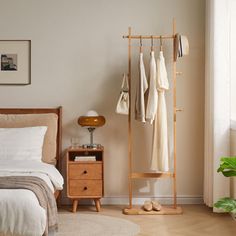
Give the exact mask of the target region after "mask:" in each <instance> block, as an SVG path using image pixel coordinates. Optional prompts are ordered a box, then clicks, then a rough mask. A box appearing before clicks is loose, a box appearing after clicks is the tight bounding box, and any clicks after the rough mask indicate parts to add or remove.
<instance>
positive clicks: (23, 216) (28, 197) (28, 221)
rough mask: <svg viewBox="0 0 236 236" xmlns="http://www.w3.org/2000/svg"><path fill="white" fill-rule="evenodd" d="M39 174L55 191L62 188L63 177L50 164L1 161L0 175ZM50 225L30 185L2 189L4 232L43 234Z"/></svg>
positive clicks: (24, 235) (0, 221)
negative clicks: (20, 187)
mask: <svg viewBox="0 0 236 236" xmlns="http://www.w3.org/2000/svg"><path fill="white" fill-rule="evenodd" d="M20 175H22V176H37V177H39V178H41V179H43V180H44V181H45V182H46V183H47V184H48V186H49V187H50V188H51V190H52V191H54V190H55V189H57V190H61V189H62V187H63V183H64V182H63V178H62V176H61V174H60V173H59V172H58V170H57V169H56V168H55V167H54V166H52V165H49V164H46V163H42V162H36V161H27V162H25V161H0V176H20ZM45 227H46V212H45V210H44V209H43V208H42V207H41V206H40V205H39V202H38V199H37V197H36V196H35V194H34V193H33V192H32V191H30V190H26V189H0V236H2V235H17V236H41V235H42V234H43V233H44V230H45Z"/></svg>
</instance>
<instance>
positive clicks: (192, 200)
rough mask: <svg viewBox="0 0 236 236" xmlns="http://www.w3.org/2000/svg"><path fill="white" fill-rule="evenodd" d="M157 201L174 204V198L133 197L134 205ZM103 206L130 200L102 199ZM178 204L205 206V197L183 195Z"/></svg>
mask: <svg viewBox="0 0 236 236" xmlns="http://www.w3.org/2000/svg"><path fill="white" fill-rule="evenodd" d="M150 199H156V200H158V201H159V202H160V203H161V204H163V205H171V204H173V198H172V196H156V197H154V196H149V197H133V204H134V205H142V204H143V203H144V201H145V200H150ZM62 203H63V204H70V201H69V200H68V199H63V200H62ZM101 203H102V204H103V205H127V204H128V203H129V199H128V197H127V196H118V197H103V198H102V199H101ZM80 204H81V205H87V204H93V201H91V200H83V201H81V203H80ZM177 204H180V205H184V204H203V196H192V195H190V196H189V195H182V196H178V197H177Z"/></svg>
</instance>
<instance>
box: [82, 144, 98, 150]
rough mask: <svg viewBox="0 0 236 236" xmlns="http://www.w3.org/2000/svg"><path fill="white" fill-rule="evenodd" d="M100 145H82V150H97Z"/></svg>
mask: <svg viewBox="0 0 236 236" xmlns="http://www.w3.org/2000/svg"><path fill="white" fill-rule="evenodd" d="M101 147H102V145H101V144H96V143H93V144H83V145H82V148H91V149H98V148H101Z"/></svg>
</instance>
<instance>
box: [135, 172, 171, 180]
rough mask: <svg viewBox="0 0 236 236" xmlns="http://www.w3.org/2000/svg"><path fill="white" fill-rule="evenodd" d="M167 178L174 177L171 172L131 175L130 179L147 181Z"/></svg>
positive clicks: (136, 173)
mask: <svg viewBox="0 0 236 236" xmlns="http://www.w3.org/2000/svg"><path fill="white" fill-rule="evenodd" d="M165 177H166V178H168V177H174V174H173V173H171V172H162V173H138V172H133V173H131V178H132V179H149V178H165Z"/></svg>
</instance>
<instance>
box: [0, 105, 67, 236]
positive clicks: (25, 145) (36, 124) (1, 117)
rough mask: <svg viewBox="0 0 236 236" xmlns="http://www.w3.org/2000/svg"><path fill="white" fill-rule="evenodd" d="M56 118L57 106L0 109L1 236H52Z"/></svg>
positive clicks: (57, 165)
mask: <svg viewBox="0 0 236 236" xmlns="http://www.w3.org/2000/svg"><path fill="white" fill-rule="evenodd" d="M61 118H62V108H61V107H58V108H45V109H44V108H39V109H36V108H26V109H25V108H24V109H19V108H17V109H13V108H7V109H6V108H4V109H3V108H2V109H0V236H3V235H4V236H8V235H15V236H42V235H54V233H55V231H56V229H57V212H56V208H57V206H56V199H58V197H59V193H60V191H61V190H62V188H63V183H64V181H63V177H62V176H61V174H60V169H61V160H60V156H61ZM55 212H56V213H55Z"/></svg>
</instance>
